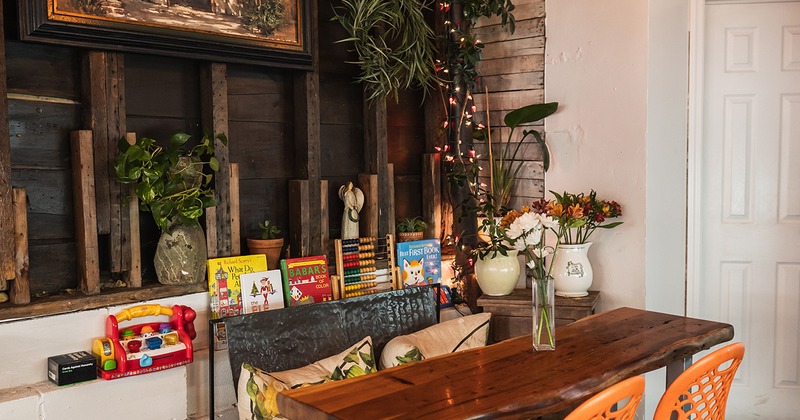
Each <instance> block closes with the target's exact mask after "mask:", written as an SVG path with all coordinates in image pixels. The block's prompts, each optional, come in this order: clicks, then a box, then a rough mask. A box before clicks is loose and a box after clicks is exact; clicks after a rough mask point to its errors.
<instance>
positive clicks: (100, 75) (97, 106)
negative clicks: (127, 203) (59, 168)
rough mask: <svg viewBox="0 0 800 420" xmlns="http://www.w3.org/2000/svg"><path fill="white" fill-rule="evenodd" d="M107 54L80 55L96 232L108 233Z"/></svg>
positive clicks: (94, 52)
mask: <svg viewBox="0 0 800 420" xmlns="http://www.w3.org/2000/svg"><path fill="white" fill-rule="evenodd" d="M107 59H108V53H105V52H102V51H87V52H85V53H84V54H83V60H82V63H83V72H82V73H81V74H82V75H83V82H82V84H81V85H82V86H83V95H82V102H83V104H84V106H83V127H84V128H86V129H88V130H92V138H93V139H95V141H94V146H93V147H94V155H95V156H96V157H97V161H96V162H95V166H94V169H95V174H94V179H95V191H96V192H97V203H96V204H97V231H98V233H99V234H101V235H107V234H109V233H111V207H110V206H111V203H110V199H111V194H110V192H109V188H110V186H109V183H110V182H111V179H113V178H111V179H109V177H108V175H107V174H108V172H107V169H106V167H107V166H106V165H107V164H108V145H109V137H108V119H109V116H108V106H107V102H108V100H109V98H108V85H107V83H106V79H107V78H108V77H107V72H108V65H107Z"/></svg>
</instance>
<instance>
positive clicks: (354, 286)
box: [344, 281, 378, 292]
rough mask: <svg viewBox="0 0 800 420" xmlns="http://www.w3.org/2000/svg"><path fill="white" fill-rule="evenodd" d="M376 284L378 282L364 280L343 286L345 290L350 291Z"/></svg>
mask: <svg viewBox="0 0 800 420" xmlns="http://www.w3.org/2000/svg"><path fill="white" fill-rule="evenodd" d="M377 285H378V282H375V281H366V282H363V283H356V284H348V285H347V286H345V287H344V291H345V292H352V291H354V290H360V289H369V288H370V287H375V286H377Z"/></svg>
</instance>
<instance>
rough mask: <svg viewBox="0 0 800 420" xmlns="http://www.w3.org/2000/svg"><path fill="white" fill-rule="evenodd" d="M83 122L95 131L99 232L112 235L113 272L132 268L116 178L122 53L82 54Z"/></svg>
mask: <svg viewBox="0 0 800 420" xmlns="http://www.w3.org/2000/svg"><path fill="white" fill-rule="evenodd" d="M83 75H84V79H83V83H82V86H83V102H84V106H83V110H84V111H83V125H84V127H86V128H87V129H88V130H91V132H92V144H93V146H92V147H93V149H94V167H95V169H94V172H95V173H94V180H95V191H96V199H95V202H96V203H97V204H96V205H97V213H96V215H97V232H98V234H101V235H109V246H110V249H109V255H110V257H111V261H110V267H111V272H113V273H122V272H125V271H128V270H130V268H131V259H130V258H131V250H130V247H131V241H130V235H131V230H130V220H129V217H130V212H129V211H128V209H126V208H123V207H124V206H123V202H125V200H127V198H126V197H124V196H123V190H127V188H124V187H123V186H122V185H121V184H119V183H118V182H116V181H115V179H116V175H115V173H114V167H113V162H114V159H116V157H117V147H116V145H117V142H118V141H119V139H121V138H122V137H123V136H125V133H126V130H125V126H126V111H125V60H124V55H123V54H122V53H111V52H101V51H89V52H87V53H86V54H85V55H84V57H83Z"/></svg>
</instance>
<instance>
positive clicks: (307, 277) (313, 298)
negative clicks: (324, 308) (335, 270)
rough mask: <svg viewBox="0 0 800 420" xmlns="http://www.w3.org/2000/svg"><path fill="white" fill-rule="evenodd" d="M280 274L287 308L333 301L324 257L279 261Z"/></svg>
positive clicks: (326, 260) (326, 262)
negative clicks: (281, 273)
mask: <svg viewBox="0 0 800 420" xmlns="http://www.w3.org/2000/svg"><path fill="white" fill-rule="evenodd" d="M281 272H283V293H284V294H285V296H286V304H287V305H288V306H297V305H306V304H309V303H317V302H325V301H328V300H333V291H332V289H331V280H330V276H329V275H328V259H327V258H326V257H325V256H324V255H318V256H313V257H301V258H287V259H285V260H281Z"/></svg>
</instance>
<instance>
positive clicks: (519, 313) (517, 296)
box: [478, 289, 600, 343]
mask: <svg viewBox="0 0 800 420" xmlns="http://www.w3.org/2000/svg"><path fill="white" fill-rule="evenodd" d="M599 300H600V292H596V291H591V292H589V295H588V296H584V297H563V296H556V327H560V326H562V325H567V324H571V323H573V322H575V321H577V320H579V319H583V318H586V317H587V316H589V315H592V314H594V308H595V307H596V306H597V301H599ZM478 306H480V307H482V308H483V312H491V313H492V328H491V334H492V336H491V342H492V343H496V342H499V341H503V340H508V339H509V338H513V337H519V336H521V335H527V334H530V333H531V328H532V326H533V320H532V316H531V315H532V313H533V300H532V298H531V289H516V290H514V291H513V292H512V293H511V294H510V295H507V296H487V295H483V296H481V297H479V298H478Z"/></svg>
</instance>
